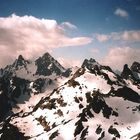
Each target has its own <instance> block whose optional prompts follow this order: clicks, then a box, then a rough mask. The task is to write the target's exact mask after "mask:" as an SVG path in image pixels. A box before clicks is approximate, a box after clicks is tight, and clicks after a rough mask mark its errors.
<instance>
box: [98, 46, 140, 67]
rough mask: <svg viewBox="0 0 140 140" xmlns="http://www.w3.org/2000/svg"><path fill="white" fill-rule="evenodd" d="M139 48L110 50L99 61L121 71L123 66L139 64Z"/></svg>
mask: <svg viewBox="0 0 140 140" xmlns="http://www.w3.org/2000/svg"><path fill="white" fill-rule="evenodd" d="M139 54H140V48H131V47H115V48H110V50H109V52H108V54H107V55H106V56H105V58H103V59H102V60H101V63H102V64H104V65H109V66H111V67H112V68H113V69H119V70H122V69H123V66H124V64H128V65H129V66H131V65H132V63H133V62H134V61H138V62H140V55H139Z"/></svg>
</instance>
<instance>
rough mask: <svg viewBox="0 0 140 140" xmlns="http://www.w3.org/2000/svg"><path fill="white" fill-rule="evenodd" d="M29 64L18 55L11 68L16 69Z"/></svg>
mask: <svg viewBox="0 0 140 140" xmlns="http://www.w3.org/2000/svg"><path fill="white" fill-rule="evenodd" d="M28 63H29V61H28V60H25V59H24V57H23V56H22V55H19V56H18V58H17V59H16V60H15V62H14V63H13V66H14V67H15V68H16V69H18V68H19V67H22V66H24V67H26V65H27V64H28Z"/></svg>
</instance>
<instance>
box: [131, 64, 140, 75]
mask: <svg viewBox="0 0 140 140" xmlns="http://www.w3.org/2000/svg"><path fill="white" fill-rule="evenodd" d="M131 70H132V71H134V72H138V73H140V63H138V62H134V63H133V64H132V66H131Z"/></svg>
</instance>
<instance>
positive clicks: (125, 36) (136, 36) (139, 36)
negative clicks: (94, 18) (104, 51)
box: [95, 30, 140, 42]
mask: <svg viewBox="0 0 140 140" xmlns="http://www.w3.org/2000/svg"><path fill="white" fill-rule="evenodd" d="M95 38H96V39H97V40H98V41H99V42H106V41H108V40H114V41H127V42H140V30H131V31H124V32H113V33H110V34H106V35H105V34H96V36H95Z"/></svg>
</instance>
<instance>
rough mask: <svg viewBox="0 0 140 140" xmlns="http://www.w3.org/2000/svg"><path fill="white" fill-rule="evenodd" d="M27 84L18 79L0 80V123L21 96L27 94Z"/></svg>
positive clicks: (3, 78)
mask: <svg viewBox="0 0 140 140" xmlns="http://www.w3.org/2000/svg"><path fill="white" fill-rule="evenodd" d="M11 82H12V83H11ZM28 84H29V81H27V80H25V79H21V78H18V77H12V78H6V77H2V78H0V92H1V94H0V121H2V120H3V119H4V117H6V115H7V113H8V112H9V111H10V110H11V109H12V106H13V105H15V104H16V103H17V99H18V98H19V97H20V96H21V95H22V94H28V93H29V89H28Z"/></svg>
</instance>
